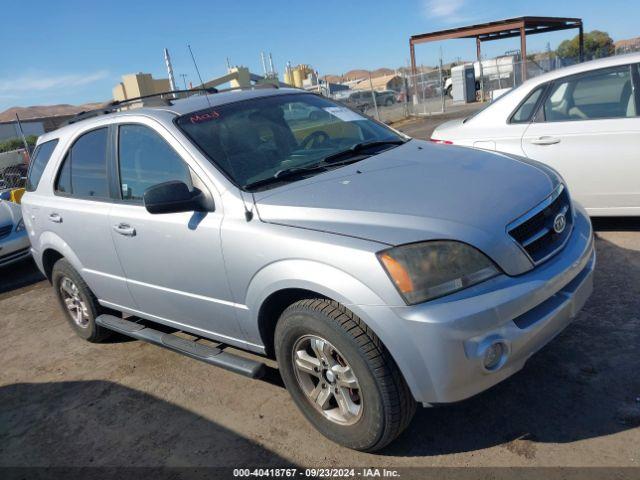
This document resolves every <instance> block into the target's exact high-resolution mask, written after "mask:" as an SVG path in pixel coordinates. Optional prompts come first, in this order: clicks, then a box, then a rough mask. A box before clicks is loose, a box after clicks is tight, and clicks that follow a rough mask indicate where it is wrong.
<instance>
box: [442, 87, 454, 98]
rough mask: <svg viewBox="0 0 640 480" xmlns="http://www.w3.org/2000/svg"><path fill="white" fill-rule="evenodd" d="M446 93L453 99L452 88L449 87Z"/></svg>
mask: <svg viewBox="0 0 640 480" xmlns="http://www.w3.org/2000/svg"><path fill="white" fill-rule="evenodd" d="M444 93H445V95H446V96H447V97H449V98H453V95H452V94H451V86H448V87H447V89H446V90H445V92H444Z"/></svg>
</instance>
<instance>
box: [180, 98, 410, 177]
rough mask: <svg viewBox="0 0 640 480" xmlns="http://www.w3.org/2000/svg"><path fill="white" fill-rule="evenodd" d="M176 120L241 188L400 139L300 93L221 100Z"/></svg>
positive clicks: (357, 116) (337, 106)
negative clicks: (372, 144)
mask: <svg viewBox="0 0 640 480" xmlns="http://www.w3.org/2000/svg"><path fill="white" fill-rule="evenodd" d="M177 124H178V126H179V127H180V128H182V130H183V131H184V132H185V133H186V134H187V136H188V137H190V138H191V140H192V141H193V142H194V143H195V144H196V145H197V146H198V147H199V148H200V149H201V150H202V151H203V152H204V153H205V154H206V155H207V156H208V157H209V159H211V160H212V161H213V162H214V163H215V164H216V165H217V166H218V167H219V168H220V169H221V170H222V171H224V172H225V173H226V175H227V176H228V177H229V178H230V179H231V180H233V181H234V183H236V184H237V185H239V186H240V187H242V188H245V187H247V186H248V185H251V184H253V183H255V182H260V181H262V180H266V179H269V178H271V177H273V176H277V175H278V174H280V173H282V172H284V171H288V172H290V171H291V170H292V169H296V168H309V167H313V166H317V165H319V164H320V163H321V162H322V161H323V160H324V159H326V158H327V157H330V156H332V155H335V154H337V153H339V152H345V151H349V149H351V148H352V147H354V146H356V145H358V144H362V143H369V142H376V148H379V149H382V148H391V147H392V146H393V145H392V144H394V143H395V144H397V143H402V141H403V139H402V137H400V136H399V135H398V134H396V133H395V132H393V131H392V130H391V129H389V128H387V127H385V126H383V125H380V124H378V123H376V122H374V121H372V120H370V119H368V118H366V117H364V116H363V115H360V114H359V113H356V112H353V111H352V110H350V109H348V108H346V107H344V106H342V105H340V104H337V103H334V102H332V101H331V100H329V99H326V98H324V97H320V96H317V95H312V94H304V93H302V94H291V95H274V96H270V97H263V98H254V99H251V100H246V101H242V102H237V103H231V104H227V105H221V106H219V107H213V108H209V109H206V110H202V111H198V112H193V113H189V114H186V115H183V116H182V117H180V118H179V119H178V120H177ZM378 142H382V143H384V142H389V144H388V145H379V144H378ZM367 153H370V154H373V153H371V152H367ZM375 153H377V152H375ZM247 188H249V187H247Z"/></svg>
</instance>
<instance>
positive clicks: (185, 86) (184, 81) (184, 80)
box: [180, 73, 187, 90]
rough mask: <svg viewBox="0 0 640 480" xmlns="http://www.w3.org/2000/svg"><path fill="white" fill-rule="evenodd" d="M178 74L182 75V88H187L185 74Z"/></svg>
mask: <svg viewBox="0 0 640 480" xmlns="http://www.w3.org/2000/svg"><path fill="white" fill-rule="evenodd" d="M180 76H181V77H182V82H183V83H184V89H185V90H187V74H186V73H181V74H180Z"/></svg>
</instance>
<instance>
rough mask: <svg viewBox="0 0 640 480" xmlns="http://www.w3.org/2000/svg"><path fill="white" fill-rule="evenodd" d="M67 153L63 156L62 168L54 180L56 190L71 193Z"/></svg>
mask: <svg viewBox="0 0 640 480" xmlns="http://www.w3.org/2000/svg"><path fill="white" fill-rule="evenodd" d="M69 158H70V157H69V154H67V155H66V156H65V157H64V160H63V162H62V168H60V172H59V173H58V181H57V182H56V192H59V193H67V194H71V193H72V190H71V161H70V160H69Z"/></svg>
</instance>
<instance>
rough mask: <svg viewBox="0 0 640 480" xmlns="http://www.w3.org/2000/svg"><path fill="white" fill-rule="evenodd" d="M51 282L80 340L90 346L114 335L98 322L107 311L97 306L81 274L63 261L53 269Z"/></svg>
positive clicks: (57, 263)
mask: <svg viewBox="0 0 640 480" xmlns="http://www.w3.org/2000/svg"><path fill="white" fill-rule="evenodd" d="M51 282H52V284H53V288H54V290H55V293H56V296H57V298H58V302H59V303H60V307H61V308H62V310H63V312H64V313H65V315H66V317H67V320H68V321H69V324H70V325H71V328H73V330H74V331H75V332H76V333H77V334H78V336H79V337H81V338H84V339H85V340H87V341H89V342H101V341H103V340H106V339H107V338H108V337H109V336H110V335H111V331H110V330H107V329H106V328H103V327H101V326H100V325H97V324H96V322H95V319H96V317H97V316H98V315H100V314H101V313H107V312H108V311H107V310H106V309H105V308H103V307H102V306H101V305H100V304H99V303H98V300H97V298H96V297H95V295H94V294H93V292H92V291H91V289H90V288H89V287H88V286H87V284H86V283H85V282H84V280H83V279H82V277H81V276H80V274H79V273H78V272H77V271H76V270H75V269H74V268H73V267H72V266H71V264H70V263H69V262H68V261H67V260H65V259H64V258H61V259H60V260H58V261H57V262H56V263H55V265H54V266H53V271H52V273H51ZM109 313H110V311H109Z"/></svg>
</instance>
